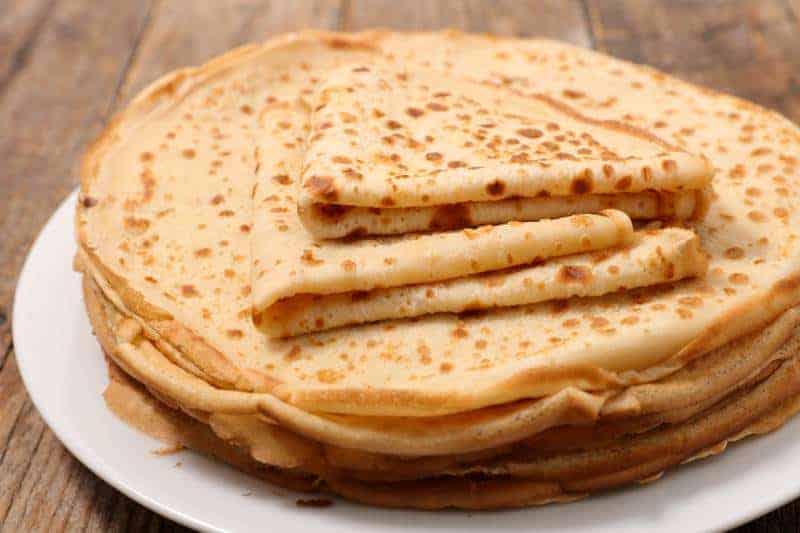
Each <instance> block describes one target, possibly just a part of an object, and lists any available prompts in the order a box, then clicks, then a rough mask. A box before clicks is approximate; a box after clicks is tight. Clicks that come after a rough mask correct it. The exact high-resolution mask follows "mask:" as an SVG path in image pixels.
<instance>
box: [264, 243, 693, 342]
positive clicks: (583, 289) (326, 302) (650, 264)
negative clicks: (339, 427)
mask: <svg viewBox="0 0 800 533" xmlns="http://www.w3.org/2000/svg"><path fill="white" fill-rule="evenodd" d="M706 266H707V260H706V258H705V256H704V253H703V252H702V249H701V248H700V240H699V239H698V238H697V235H695V234H694V233H693V232H691V231H689V230H685V229H678V228H668V229H664V230H654V231H646V232H642V233H640V234H637V236H636V239H635V240H634V243H633V244H631V245H630V246H628V247H620V248H616V249H613V250H601V251H596V252H591V253H582V254H577V255H569V256H565V257H559V258H555V259H551V260H549V261H545V262H543V263H541V264H536V265H533V266H524V267H517V268H512V269H506V270H501V271H498V272H489V273H486V274H478V275H473V276H466V277H460V278H456V279H451V280H445V281H440V282H436V283H426V284H421V285H407V286H403V287H394V288H388V289H378V290H374V291H369V292H364V291H356V292H347V293H343V294H335V295H328V296H319V295H315V296H311V295H301V296H296V297H294V298H287V299H285V300H282V301H281V302H280V303H277V304H276V305H273V306H271V307H270V308H269V309H268V310H267V311H266V312H264V313H263V314H262V315H261V317H260V322H261V324H262V329H264V331H266V332H267V333H268V334H269V335H270V336H273V337H286V336H292V335H299V334H303V333H309V332H312V331H321V330H325V329H330V328H335V327H339V326H345V325H349V324H360V323H365V322H374V321H378V320H385V319H392V318H407V317H415V316H421V315H426V314H431V313H460V312H464V311H477V310H480V309H489V308H492V307H506V306H512V305H523V304H532V303H537V302H543V301H547V300H556V299H566V298H570V297H573V296H601V295H603V294H607V293H610V292H615V291H619V290H625V289H633V288H639V287H646V286H649V285H655V284H658V283H664V282H669V281H677V280H680V279H683V278H686V277H690V276H694V275H698V274H702V273H704V272H705V269H706Z"/></svg>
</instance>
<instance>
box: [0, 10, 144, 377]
mask: <svg viewBox="0 0 800 533" xmlns="http://www.w3.org/2000/svg"><path fill="white" fill-rule="evenodd" d="M147 9H148V3H147V2H141V3H139V2H128V3H122V4H119V5H117V4H114V3H110V2H100V3H86V2H69V1H67V2H61V3H59V4H57V5H56V7H55V9H54V10H53V12H52V13H51V14H50V15H49V16H48V18H47V20H46V21H45V22H44V25H43V26H42V29H41V30H40V35H39V37H38V40H37V45H36V46H35V47H34V48H33V49H32V50H31V51H30V55H29V58H28V60H27V62H26V63H25V64H24V65H23V66H22V67H20V69H19V71H18V72H16V74H15V75H14V83H13V84H11V85H9V86H8V87H7V88H6V91H5V93H4V94H3V97H2V100H0V117H3V135H2V136H0V161H2V162H3V173H2V174H0V190H1V191H3V194H2V198H0V235H2V236H3V238H2V239H0V317H5V319H2V318H0V343H2V344H0V357H2V358H3V359H5V355H6V353H7V349H8V343H9V342H10V337H9V336H8V334H7V333H8V327H9V323H8V322H9V320H8V318H9V314H10V309H9V308H10V305H11V299H12V292H13V288H14V284H15V283H16V278H17V273H18V272H19V268H20V266H21V265H22V261H23V260H24V258H25V254H26V252H27V250H28V247H29V246H30V244H31V241H32V240H33V237H34V236H35V235H36V233H37V232H38V230H39V228H40V227H41V226H42V224H43V223H44V221H45V220H46V219H47V217H48V216H49V214H50V212H51V211H52V210H53V209H54V208H55V206H56V205H58V202H59V201H61V199H62V198H64V196H66V194H67V193H68V192H69V191H70V189H72V187H74V186H75V183H76V178H75V176H74V172H73V169H74V162H75V160H76V158H77V155H78V154H79V153H80V151H81V149H82V147H83V145H84V144H85V143H86V142H87V141H88V139H91V138H92V137H93V136H94V135H96V134H97V132H98V131H99V126H100V124H101V123H102V121H103V120H105V118H106V116H107V114H108V106H109V103H110V102H111V100H112V98H113V96H114V94H115V92H116V88H117V85H118V82H119V79H120V77H121V75H122V72H123V70H124V68H125V66H126V64H127V62H128V57H129V55H130V52H131V50H132V48H133V46H134V44H135V43H136V41H137V38H138V35H139V33H140V31H141V29H142V27H143V24H144V22H145V19H146V14H147ZM65 260H68V259H66V258H65ZM0 366H2V361H0Z"/></svg>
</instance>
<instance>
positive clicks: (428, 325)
mask: <svg viewBox="0 0 800 533" xmlns="http://www.w3.org/2000/svg"><path fill="white" fill-rule="evenodd" d="M388 56H392V57H395V58H396V59H398V60H400V58H402V61H403V62H404V63H405V64H406V65H408V66H409V67H408V68H409V70H414V69H416V68H429V69H431V70H435V71H438V72H442V73H444V74H446V75H452V76H454V77H456V76H459V75H461V74H463V73H465V72H466V73H477V75H478V76H481V77H482V79H481V80H480V81H485V82H488V83H496V84H498V85H502V86H504V87H506V89H507V90H514V91H519V92H531V93H544V94H547V95H549V96H551V97H552V98H560V99H569V100H570V104H571V105H572V106H573V107H576V108H579V109H580V110H581V112H582V113H586V114H587V115H591V116H595V117H598V119H602V120H619V121H625V122H631V123H634V124H635V125H636V126H637V127H642V128H645V129H652V130H654V131H658V133H659V135H660V136H661V137H663V138H665V139H669V141H670V142H671V143H674V144H675V145H676V146H679V147H681V148H682V149H685V150H687V151H688V152H692V153H704V154H706V155H707V156H708V157H709V159H710V161H711V162H712V164H713V166H714V168H715V169H716V173H717V175H718V176H719V179H715V180H714V184H713V194H712V195H711V198H710V205H709V208H708V212H707V214H706V216H705V217H704V218H703V219H702V220H698V221H693V222H691V228H692V229H693V230H694V231H695V232H696V233H697V234H698V236H699V237H700V239H701V240H702V243H703V247H704V249H705V250H706V251H707V252H708V254H709V258H708V259H709V265H708V271H707V275H706V276H704V277H702V278H695V279H693V280H686V281H681V282H676V283H667V284H661V285H658V286H655V287H648V288H642V289H636V290H626V291H619V292H614V293H611V294H606V295H603V296H600V297H588V298H572V299H570V300H568V301H566V304H565V303H564V301H561V300H560V301H558V302H557V303H552V302H542V303H538V304H529V305H521V306H515V307H503V308H496V309H490V310H488V311H487V312H486V313H462V314H461V315H458V314H455V313H436V314H431V315H425V316H422V317H417V318H413V319H400V320H393V321H391V322H378V323H372V324H363V325H358V326H350V327H341V328H337V329H333V330H330V331H327V332H319V333H311V334H307V335H303V336H297V337H292V338H290V339H285V340H284V339H270V338H267V337H266V336H265V335H264V334H263V333H262V332H261V331H260V330H259V329H258V328H257V327H256V326H255V325H254V324H253V321H252V309H253V307H254V305H255V303H256V301H255V299H254V296H255V294H256V292H257V290H259V287H257V285H256V284H255V283H254V282H253V277H252V276H251V273H252V272H251V271H255V270H257V267H255V268H254V265H255V264H256V261H259V260H260V261H262V262H265V267H268V268H270V269H272V270H270V272H269V274H268V275H266V276H265V277H262V278H261V282H265V281H269V279H268V278H269V277H271V276H273V275H277V274H275V272H278V271H279V270H278V269H280V268H281V265H276V264H275V261H270V259H273V260H274V259H278V258H279V256H276V255H272V252H270V251H269V248H270V247H272V248H274V249H275V250H279V249H284V250H291V246H294V247H295V248H294V252H293V253H294V254H295V257H296V258H298V260H297V262H296V263H295V265H294V266H290V267H288V268H287V270H286V271H285V274H286V278H287V279H289V278H293V277H296V276H297V272H295V274H294V276H292V271H293V270H297V264H298V263H299V264H303V263H302V260H300V259H299V258H300V257H301V256H303V255H305V258H306V262H307V263H309V264H308V265H303V266H304V268H308V269H311V268H315V267H313V265H312V264H311V263H314V262H315V261H316V258H317V257H318V256H317V251H318V250H321V249H323V248H317V247H315V246H314V244H319V243H317V242H316V241H313V239H310V238H308V240H299V241H294V240H292V239H300V238H301V237H299V236H300V235H301V232H302V235H307V234H308V233H307V232H306V231H305V229H304V228H303V226H302V224H301V222H300V220H299V217H298V216H297V215H296V213H295V214H294V215H293V216H290V215H292V212H293V210H292V209H291V206H293V205H295V204H294V203H292V202H295V203H296V201H297V190H296V188H293V186H292V184H288V183H287V184H286V185H283V184H281V183H280V182H285V181H286V179H287V178H284V177H282V176H299V175H300V174H299V171H295V170H290V171H289V172H286V170H289V169H294V168H296V167H299V166H300V165H301V164H302V163H301V161H302V159H301V158H302V147H300V148H298V150H299V153H297V154H295V153H294V152H293V150H294V148H292V147H291V146H293V145H294V143H293V142H292V141H296V139H297V138H299V139H300V141H299V142H300V143H302V142H304V139H306V138H307V137H308V133H309V128H308V112H307V111H306V112H304V113H299V114H297V121H296V123H295V120H294V119H292V121H291V122H289V121H287V122H285V123H283V124H282V122H283V119H278V120H272V119H271V118H269V117H271V116H272V114H273V113H276V118H277V111H276V110H277V108H278V107H281V106H286V108H287V109H286V110H287V111H289V112H293V111H291V109H290V108H289V106H293V105H299V104H297V102H298V101H302V100H303V99H304V98H311V97H312V95H313V94H314V91H315V89H316V87H317V84H318V83H319V80H324V79H326V78H327V76H328V73H329V72H330V71H331V70H332V69H335V68H338V67H340V66H343V65H346V64H353V63H365V62H373V61H378V60H381V58H386V57H388ZM301 107H302V106H301ZM292 116H294V115H292ZM284 125H286V127H287V130H288V129H292V128H294V129H295V130H296V135H295V136H294V137H292V138H291V139H286V140H282V141H281V144H279V145H278V147H279V148H280V150H281V151H283V152H284V155H277V156H276V155H275V153H274V152H275V151H273V150H268V151H267V150H257V149H258V148H260V147H262V146H264V144H263V143H267V142H268V141H267V140H266V139H267V138H269V137H270V136H271V135H270V134H271V133H272V131H273V127H274V128H281V129H282V128H283V127H284ZM797 131H798V130H797V128H796V126H794V125H793V124H791V123H790V122H789V121H787V120H785V119H783V118H781V117H780V116H778V115H776V114H774V113H771V112H769V111H765V110H764V109H762V108H760V107H758V106H755V105H753V104H749V103H746V102H742V101H741V100H738V99H735V98H732V97H727V96H722V95H719V94H716V93H714V92H711V91H708V90H705V89H698V88H697V87H694V86H692V85H689V84H686V83H683V82H680V81H678V80H675V79H672V78H670V77H668V76H665V75H663V74H660V73H658V72H655V71H652V70H649V69H645V68H641V67H638V66H634V65H630V64H627V63H625V62H621V61H618V60H614V59H611V58H608V57H606V56H603V55H601V54H596V53H593V52H590V51H586V50H580V49H576V48H573V47H570V46H567V45H562V44H558V43H552V42H548V41H523V40H506V39H489V38H486V37H480V36H465V35H460V34H453V33H445V34H422V35H395V34H392V33H371V34H363V35H355V36H343V35H339V34H336V35H331V34H324V33H323V34H320V33H314V32H310V33H302V34H297V35H292V36H288V37H283V38H280V39H277V40H274V41H271V42H269V43H267V44H265V45H255V46H249V47H245V48H243V49H240V50H237V51H234V52H231V53H230V54H228V55H226V56H223V57H221V58H218V59H216V60H214V61H213V62H211V63H209V64H208V65H205V66H202V67H199V68H195V69H187V70H181V71H180V72H177V73H173V74H170V75H168V76H167V77H165V78H164V79H162V80H160V81H158V82H156V83H155V84H154V85H153V86H151V87H150V88H148V89H146V90H145V91H144V92H143V93H142V94H141V95H140V96H139V97H137V98H136V99H135V100H134V101H133V102H132V104H131V106H130V107H128V108H127V109H126V110H125V111H124V112H123V114H122V115H121V116H120V117H119V118H118V119H117V120H115V121H114V122H113V123H112V124H111V126H110V127H109V128H108V129H107V130H106V131H105V132H104V133H103V135H102V136H101V137H100V139H99V140H98V142H97V143H96V144H95V145H94V146H93V147H92V149H91V150H90V151H89V153H88V154H87V156H86V159H85V161H84V165H83V167H82V169H81V196H80V200H79V207H78V210H77V214H76V226H77V234H78V240H79V244H80V254H81V257H82V259H81V260H82V262H83V263H84V264H85V269H86V272H87V273H88V275H90V276H91V277H92V279H93V280H95V281H96V282H97V284H98V285H99V286H100V287H101V289H102V290H103V292H104V294H105V295H106V296H107V298H108V299H109V301H111V302H113V304H114V305H115V306H116V307H118V308H119V309H120V311H121V312H122V313H123V314H125V315H126V316H127V317H128V318H130V320H132V321H134V322H135V323H136V324H138V327H140V328H141V330H142V333H141V335H140V337H142V338H143V339H146V340H148V342H150V343H151V344H152V345H153V346H154V348H155V349H156V350H157V351H159V353H160V354H164V355H163V356H161V355H160V357H162V358H163V357H167V358H168V360H169V362H170V364H172V365H173V366H176V367H177V368H179V369H180V370H181V372H184V373H185V374H187V375H188V376H189V377H192V378H193V379H192V380H189V381H186V382H177V381H176V382H171V383H172V385H174V386H176V387H177V386H178V385H180V386H181V387H183V388H184V389H182V390H184V392H185V393H186V394H187V396H188V397H191V398H193V399H194V400H195V401H196V406H197V407H198V408H199V407H203V408H204V409H205V410H207V411H210V412H220V411H222V410H223V408H224V409H226V410H232V409H242V408H243V406H244V407H247V406H249V407H251V408H252V407H253V406H258V405H260V402H267V401H269V400H275V401H279V402H281V403H280V405H281V406H289V408H291V409H287V410H286V411H281V412H283V413H284V414H283V417H284V418H285V420H287V421H295V423H297V424H299V423H300V421H304V420H307V418H306V417H307V416H309V413H317V414H324V415H326V416H327V415H331V416H338V415H347V416H380V417H385V418H393V419H396V418H397V417H429V416H444V415H448V414H458V413H463V412H465V411H469V410H477V409H481V408H484V407H489V406H502V405H504V404H508V403H509V402H515V401H527V400H536V399H540V398H545V397H550V396H553V395H556V394H559V393H562V391H572V390H574V391H578V392H580V393H581V394H589V395H594V394H605V393H608V392H609V391H610V390H620V389H623V388H625V387H628V386H635V385H639V384H644V383H648V382H654V381H657V380H659V379H661V378H664V377H665V376H668V375H670V374H672V373H675V372H677V371H679V370H680V369H681V368H683V367H685V366H686V365H689V364H691V363H692V362H693V361H695V360H699V359H700V358H702V357H703V356H704V355H706V354H708V353H710V352H711V351H713V350H714V349H716V348H718V347H720V346H722V345H725V344H726V343H728V342H730V341H732V340H734V339H737V338H740V337H743V336H745V335H748V334H750V333H753V332H756V331H758V330H760V329H763V328H764V327H765V326H766V325H767V324H769V323H770V322H771V321H773V320H774V319H775V318H776V317H778V316H779V315H780V314H781V313H782V312H784V311H785V310H786V309H788V308H790V307H792V306H794V305H797V303H798V302H800V282H798V277H800V247H799V246H798V243H800V241H799V240H798V235H797V231H796V228H797V227H798V220H797V217H798V216H800V215H798V212H797V210H795V209H793V205H794V203H796V196H797V194H798V188H797V185H796V184H797V183H798V180H797V176H798V174H799V173H800V168H799V165H800V162H799V161H798V159H797V158H796V156H794V155H793V154H794V153H796V152H797V151H798V147H799V146H800V137H799V136H798V133H797ZM284 143H285V144H287V145H288V146H284ZM257 151H258V152H271V153H257ZM259 162H260V164H261V167H260V168H258V167H259ZM281 162H283V164H281ZM270 165H273V167H272V168H273V172H272V173H271V174H265V176H264V177H266V176H269V177H270V179H271V178H272V177H275V180H274V181H272V183H275V184H276V189H274V192H272V193H271V194H269V195H267V197H269V196H272V195H275V196H277V197H279V199H280V202H282V203H281V204H280V205H278V206H276V208H278V209H285V210H286V211H285V212H283V213H280V212H275V213H271V216H274V217H275V219H273V224H272V225H271V226H270V225H265V224H260V225H259V224H257V223H256V217H259V216H263V215H265V213H264V212H265V210H264V209H260V208H257V205H256V204H255V203H254V201H253V193H254V188H256V185H257V183H260V182H261V181H262V180H261V174H260V173H265V172H267V168H268V167H270ZM289 179H292V178H291V177H290V178H289ZM278 185H280V187H281V189H278V188H277V186H278ZM294 186H295V187H297V186H299V184H298V183H297V181H296V180H295V183H294ZM259 188H260V187H259ZM255 192H256V193H257V194H260V193H259V191H258V190H256V191H255ZM287 197H291V200H289V199H287ZM265 200H266V198H265ZM266 212H267V213H269V210H266ZM280 217H283V219H284V221H285V222H284V223H283V224H281V223H280V222H279V221H278V218H280ZM600 218H602V219H607V218H608V217H605V216H603V215H600ZM523 224H526V223H523ZM292 225H295V226H292ZM502 226H508V227H509V228H513V227H514V225H513V224H504V225H502ZM498 227H499V226H498ZM257 228H261V229H259V230H258V231H262V232H263V233H261V234H260V235H258V236H257V235H256V233H258V231H257ZM290 229H291V231H290ZM471 231H474V230H471ZM508 231H513V229H510V230H508ZM291 232H295V234H294V236H292V237H291V238H290V237H289V234H290V233H291ZM459 234H462V235H463V236H464V237H463V238H464V240H465V242H466V241H467V240H469V239H468V237H467V235H468V234H467V233H465V232H459ZM514 238H515V239H518V240H519V241H518V242H520V243H522V242H524V232H523V233H522V234H521V235H515V236H514ZM283 239H286V240H283ZM392 239H399V240H400V241H403V240H404V239H406V240H409V239H412V237H411V236H400V237H393V238H392ZM387 240H390V239H387ZM376 242H382V241H380V240H377V241H376ZM338 244H341V245H345V244H347V243H338ZM503 246H508V244H506V243H504V244H503ZM519 246H520V247H522V246H523V245H522V244H520V245H519ZM305 249H308V250H310V254H305V251H304V250H305ZM434 251H435V250H434ZM337 253H338V252H337ZM342 254H344V252H342ZM337 259H339V260H338V261H336V262H335V263H333V264H337V265H339V266H341V263H342V262H344V261H345V260H346V259H349V258H348V257H340V258H337ZM381 261H382V260H381ZM331 262H332V261H331ZM326 263H328V261H326ZM354 263H355V261H354ZM529 263H530V261H528V262H527V263H525V262H520V263H518V266H519V265H523V264H529ZM346 265H347V266H348V268H349V267H350V266H351V265H350V264H349V263H346ZM313 275H314V274H313V271H311V270H307V271H306V274H305V276H309V277H313ZM373 288H374V289H377V288H378V287H373ZM384 288H386V287H384ZM342 289H344V287H342ZM351 290H360V289H359V288H357V287H353V289H351ZM279 299H280V298H279ZM136 343H138V344H141V345H142V348H141V349H139V348H138V347H137V344H132V343H128V344H129V345H128V346H126V347H125V350H120V351H121V353H122V352H124V354H126V357H127V358H128V360H129V361H130V364H131V365H132V364H133V363H136V364H137V365H138V366H137V367H136V368H137V375H136V379H137V380H139V381H141V382H143V383H146V384H148V385H151V384H152V383H155V382H156V381H157V380H159V379H161V378H160V376H161V371H162V368H161V367H160V366H158V365H156V364H155V363H154V362H153V360H151V359H149V358H148V357H149V356H148V354H149V353H150V352H147V351H145V349H144V348H143V346H144V343H143V341H142V340H141V339H139V340H136ZM153 355H154V354H153ZM159 383H161V382H159ZM201 384H202V386H201ZM465 384H467V385H465ZM632 403H634V402H632ZM264 405H267V404H266V403H264ZM269 405H272V404H269ZM282 423H283V424H285V422H282ZM326 424H328V423H327V422H326ZM325 427H329V425H326V426H325Z"/></svg>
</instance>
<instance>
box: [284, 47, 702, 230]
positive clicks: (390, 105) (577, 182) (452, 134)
mask: <svg viewBox="0 0 800 533" xmlns="http://www.w3.org/2000/svg"><path fill="white" fill-rule="evenodd" d="M712 174H713V170H712V168H711V166H710V164H709V163H708V161H707V160H705V159H704V158H702V157H699V156H695V155H691V154H689V153H687V152H686V151H684V150H681V149H679V148H677V147H674V146H672V145H670V144H668V143H666V142H664V141H662V140H661V139H659V138H657V137H655V136H654V135H652V134H650V133H647V132H645V131H642V130H637V129H635V128H631V127H629V126H626V125H624V124H622V123H618V122H613V121H599V120H594V119H591V118H588V117H585V116H583V115H581V114H580V113H578V112H577V111H575V110H574V109H572V108H571V107H569V106H567V105H566V104H564V103H563V102H560V101H557V100H554V99H553V98H551V97H549V96H546V95H542V94H532V95H524V96H523V95H520V94H517V93H514V92H511V91H504V90H498V89H497V88H496V87H492V86H487V85H485V84H481V83H477V82H474V81H470V80H467V79H464V78H463V77H461V76H453V75H446V74H443V73H442V72H437V71H433V70H430V69H425V68H414V69H408V68H406V65H405V63H402V62H372V63H354V64H350V65H346V66H344V67H340V68H338V69H336V70H334V71H333V72H331V73H329V74H328V76H327V77H326V78H325V80H324V81H323V82H322V83H321V84H320V85H319V87H318V88H317V93H316V95H315V98H314V100H313V113H312V116H311V122H310V131H309V138H308V146H307V149H306V151H305V154H304V157H303V165H302V176H301V179H302V184H303V185H302V188H301V191H300V196H299V199H298V209H299V212H300V215H301V219H302V220H303V221H304V223H306V227H307V228H308V229H309V230H310V231H311V232H312V233H313V234H314V235H315V236H316V237H342V236H345V235H347V234H348V233H353V232H355V233H358V234H365V233H370V230H374V229H377V232H378V233H405V232H408V231H414V230H417V229H419V224H413V223H412V224H411V225H408V226H406V225H405V223H404V219H402V220H401V219H397V218H396V215H395V213H394V211H393V210H392V209H384V210H383V211H381V212H380V213H377V214H376V216H380V217H381V219H382V220H387V221H388V222H387V223H386V224H385V225H380V224H374V223H372V224H370V223H367V225H365V226H363V227H357V228H356V229H354V230H350V231H348V228H347V225H343V226H339V224H338V223H337V221H336V218H338V217H341V216H342V215H343V214H344V213H346V212H347V211H348V209H350V208H352V207H362V208H363V207H367V208H387V207H389V208H395V207H398V208H409V207H417V208H420V207H424V208H426V210H422V211H421V210H417V211H416V212H415V213H414V217H423V218H424V217H425V216H427V217H428V218H429V219H431V220H432V221H433V222H434V223H433V226H434V227H436V226H438V225H440V224H437V222H436V221H437V220H441V219H446V220H453V219H456V218H461V219H462V220H461V221H460V223H459V224H457V225H467V226H468V225H470V221H469V220H468V219H467V218H466V217H462V216H461V214H460V211H461V210H460V208H459V207H458V206H459V205H460V204H463V203H465V202H478V205H474V204H473V205H472V207H471V210H473V211H478V212H480V211H482V210H484V209H486V208H487V207H488V206H484V205H482V204H483V203H486V202H493V201H498V200H503V199H506V198H526V199H531V198H549V197H551V196H555V197H570V196H579V195H584V194H589V193H595V194H615V195H620V193H638V192H642V191H645V190H657V191H669V192H673V193H680V192H684V191H687V190H692V191H699V190H702V189H704V188H705V187H706V186H707V185H708V183H709V181H710V178H711V176H712ZM685 196H687V195H684V197H685ZM688 197H689V198H691V199H694V198H695V196H694V194H691V195H688ZM687 202H689V203H691V200H687ZM490 205H491V204H490ZM444 206H447V207H446V208H445V209H444V214H442V211H441V210H442V209H443V207H444ZM526 208H527V210H528V211H531V214H533V212H535V211H536V210H537V204H536V203H533V204H531V205H529V206H526ZM560 209H562V210H566V209H567V207H566V206H564V205H563V204H562V207H561V208H560ZM556 210H558V209H556ZM522 211H523V212H524V211H526V209H525V208H523V210H522ZM685 211H688V212H689V213H691V212H692V211H693V210H692V211H689V210H682V212H681V214H683V213H684V212H685ZM434 213H438V214H434ZM495 213H496V214H499V213H500V212H499V211H495ZM320 215H322V216H321V217H320ZM364 216H365V213H363V210H362V212H361V213H360V214H359V218H363V217H364ZM401 216H402V214H401ZM479 217H480V215H479ZM331 218H333V219H334V220H332V221H331V220H330V219H331ZM493 218H494V220H493V222H506V221H508V220H513V219H511V218H506V219H505V220H503V219H502V218H499V217H493ZM309 220H310V223H309ZM323 221H327V222H328V224H327V226H328V227H327V228H323V226H324V224H322V222H323ZM376 226H377V227H376ZM381 227H383V228H384V229H383V230H381V229H380V228H381ZM425 229H430V228H425ZM317 230H320V231H319V232H317Z"/></svg>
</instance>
